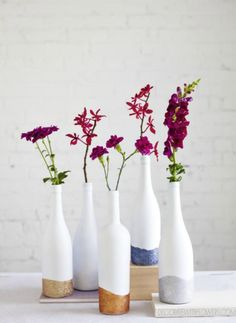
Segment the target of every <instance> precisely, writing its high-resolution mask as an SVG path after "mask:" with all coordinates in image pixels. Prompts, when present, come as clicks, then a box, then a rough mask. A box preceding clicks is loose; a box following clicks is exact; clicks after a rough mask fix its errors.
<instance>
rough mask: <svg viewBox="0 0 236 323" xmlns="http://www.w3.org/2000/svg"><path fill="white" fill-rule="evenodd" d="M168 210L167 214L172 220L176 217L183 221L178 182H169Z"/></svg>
mask: <svg viewBox="0 0 236 323" xmlns="http://www.w3.org/2000/svg"><path fill="white" fill-rule="evenodd" d="M168 203H169V205H170V212H168V215H169V216H170V217H171V218H172V220H175V219H178V220H180V221H183V217H182V209H181V200H180V183H179V182H172V183H169V201H168Z"/></svg>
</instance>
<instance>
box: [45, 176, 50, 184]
mask: <svg viewBox="0 0 236 323" xmlns="http://www.w3.org/2000/svg"><path fill="white" fill-rule="evenodd" d="M50 179H51V178H50V177H45V178H43V182H44V183H46V182H47V181H49V180H50Z"/></svg>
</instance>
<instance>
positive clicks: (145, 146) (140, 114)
mask: <svg viewBox="0 0 236 323" xmlns="http://www.w3.org/2000/svg"><path fill="white" fill-rule="evenodd" d="M152 88H153V87H152V86H150V85H149V84H147V85H146V86H145V87H144V88H142V89H141V90H140V91H139V93H136V94H135V96H134V97H132V98H131V101H130V102H127V103H126V104H127V105H128V106H129V110H130V111H131V113H130V116H135V117H136V119H139V120H140V136H139V138H138V139H137V140H136V142H135V144H134V146H135V149H134V151H133V152H131V153H130V154H127V153H126V152H125V151H124V150H123V149H122V147H121V145H120V143H121V142H122V141H123V139H124V138H123V137H118V136H117V135H111V136H110V138H109V139H108V140H107V142H106V147H103V146H97V147H94V148H93V150H92V153H91V155H90V158H91V159H92V160H95V159H98V160H99V162H100V163H101V165H102V168H103V171H104V175H105V181H106V186H107V188H108V190H109V191H111V186H110V184H109V169H110V157H109V155H108V156H107V157H106V158H104V155H106V154H109V151H108V149H111V148H114V149H115V150H116V151H117V152H118V153H119V154H120V155H121V166H120V168H119V172H118V176H117V180H116V185H115V190H118V188H119V183H120V178H121V174H122V172H123V169H124V167H125V165H126V162H127V161H128V160H129V159H130V158H131V157H132V156H133V155H135V154H136V153H141V154H142V155H150V154H152V153H154V154H155V156H156V158H157V159H158V151H157V145H158V142H156V143H155V145H154V146H153V144H152V143H151V142H150V141H149V139H148V137H147V136H144V134H145V133H146V132H147V131H148V130H150V132H151V133H152V134H155V133H156V130H155V126H154V124H153V122H154V119H153V117H152V113H153V110H151V109H150V108H149V103H148V99H149V97H150V92H151V89H152Z"/></svg>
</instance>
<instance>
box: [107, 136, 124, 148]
mask: <svg viewBox="0 0 236 323" xmlns="http://www.w3.org/2000/svg"><path fill="white" fill-rule="evenodd" d="M123 139H124V138H123V137H117V136H116V135H114V136H113V135H111V137H110V139H108V140H107V142H106V147H107V148H113V147H114V148H116V146H117V145H119V143H120V142H121V141H122V140H123Z"/></svg>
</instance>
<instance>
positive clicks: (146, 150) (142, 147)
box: [135, 136, 153, 155]
mask: <svg viewBox="0 0 236 323" xmlns="http://www.w3.org/2000/svg"><path fill="white" fill-rule="evenodd" d="M135 147H136V148H137V150H138V151H139V152H140V153H141V154H142V155H150V154H151V152H152V149H153V145H152V143H151V142H150V141H149V140H148V137H146V136H145V137H141V138H139V139H138V140H136V143H135Z"/></svg>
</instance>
